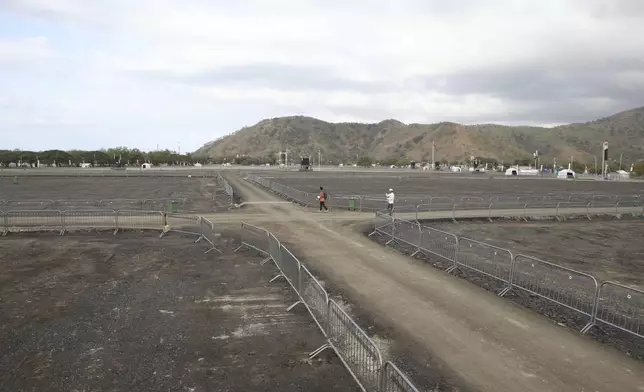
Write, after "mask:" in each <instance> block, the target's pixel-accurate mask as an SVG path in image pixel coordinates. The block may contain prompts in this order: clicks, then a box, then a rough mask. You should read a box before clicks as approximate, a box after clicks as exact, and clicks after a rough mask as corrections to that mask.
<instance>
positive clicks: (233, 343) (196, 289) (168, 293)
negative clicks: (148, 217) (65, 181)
mask: <svg viewBox="0 0 644 392" xmlns="http://www.w3.org/2000/svg"><path fill="white" fill-rule="evenodd" d="M192 240H194V238H193V237H184V236H181V235H178V234H174V233H170V234H169V235H168V236H166V237H164V238H162V239H159V238H158V237H157V234H156V233H152V232H127V233H122V234H119V235H117V236H112V235H110V234H107V233H98V234H97V233H74V234H70V235H66V236H57V235H53V234H46V233H42V234H20V235H9V236H8V237H5V238H2V239H1V240H0V298H1V302H2V309H1V310H2V311H1V312H0V347H1V348H0V390H2V391H12V392H20V391H65V392H68V391H99V390H100V391H123V392H131V391H132V392H133V391H191V392H200V391H204V392H205V391H240V390H244V391H329V390H333V391H353V390H355V384H354V381H353V379H352V378H351V377H350V375H349V374H348V373H347V371H346V370H345V369H344V367H342V365H341V363H340V362H339V360H338V359H337V358H335V357H334V356H332V355H328V356H322V357H320V358H318V359H316V360H314V361H313V362H312V363H311V362H308V361H307V354H308V352H310V351H312V350H314V349H316V348H317V347H318V346H319V345H321V344H322V343H323V338H322V336H321V334H320V333H319V332H318V330H317V327H316V326H315V324H314V322H313V321H312V320H311V319H310V317H309V315H308V313H306V311H305V310H303V309H301V308H300V309H299V310H297V309H296V310H295V311H294V312H292V313H288V312H286V311H285V309H286V307H287V306H288V305H289V304H290V303H291V302H292V301H294V294H293V293H292V292H291V291H290V289H289V288H288V287H287V285H286V284H284V283H280V282H274V283H271V284H269V283H268V280H269V279H270V277H272V275H274V273H275V270H274V267H273V266H271V265H266V266H263V267H261V266H259V265H258V264H259V261H260V258H257V257H254V256H252V255H249V254H248V253H245V254H244V255H240V254H236V253H232V249H233V247H234V246H235V245H236V242H237V241H235V240H230V239H228V237H223V239H222V241H221V243H220V244H219V246H220V247H221V248H222V249H223V250H224V254H223V255H219V254H216V253H215V252H210V253H209V254H207V255H204V254H203V251H204V249H206V247H205V246H202V244H196V245H195V244H193V243H192Z"/></svg>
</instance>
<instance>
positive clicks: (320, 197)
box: [318, 187, 329, 212]
mask: <svg viewBox="0 0 644 392" xmlns="http://www.w3.org/2000/svg"><path fill="white" fill-rule="evenodd" d="M326 199H327V195H326V192H325V191H324V188H323V187H320V194H319V195H318V200H319V201H320V212H322V208H324V211H325V212H329V209H328V208H326Z"/></svg>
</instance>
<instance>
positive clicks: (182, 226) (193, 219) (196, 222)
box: [166, 213, 201, 235]
mask: <svg viewBox="0 0 644 392" xmlns="http://www.w3.org/2000/svg"><path fill="white" fill-rule="evenodd" d="M166 225H167V226H169V229H170V230H171V231H174V232H177V233H184V234H194V235H201V217H200V216H196V215H187V214H170V213H168V214H166Z"/></svg>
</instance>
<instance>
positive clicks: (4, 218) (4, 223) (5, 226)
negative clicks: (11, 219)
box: [0, 211, 9, 235]
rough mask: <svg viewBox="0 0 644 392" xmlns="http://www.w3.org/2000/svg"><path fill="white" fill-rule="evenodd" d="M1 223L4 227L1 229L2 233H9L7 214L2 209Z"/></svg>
mask: <svg viewBox="0 0 644 392" xmlns="http://www.w3.org/2000/svg"><path fill="white" fill-rule="evenodd" d="M0 224H2V227H1V228H0V229H2V230H0V235H5V234H7V231H9V227H7V214H6V213H5V212H4V211H0Z"/></svg>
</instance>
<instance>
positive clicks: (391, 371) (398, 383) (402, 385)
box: [380, 361, 419, 392]
mask: <svg viewBox="0 0 644 392" xmlns="http://www.w3.org/2000/svg"><path fill="white" fill-rule="evenodd" d="M380 380H381V382H380V391H381V392H419V391H418V389H416V387H415V386H414V385H413V384H412V383H411V381H409V379H408V378H407V376H405V374H404V373H403V372H402V371H400V369H398V367H397V366H396V365H394V364H393V363H391V362H389V361H387V362H385V366H384V369H383V371H382V376H381V378H380Z"/></svg>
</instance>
